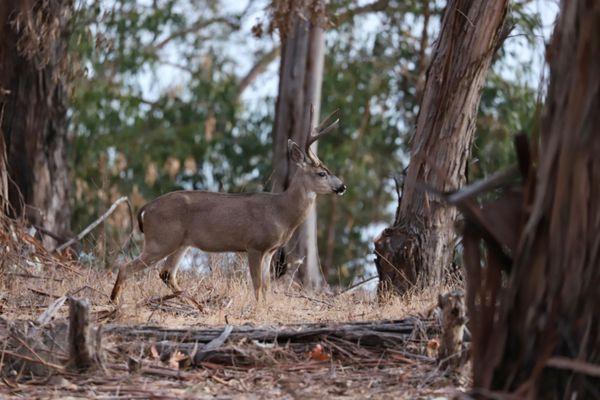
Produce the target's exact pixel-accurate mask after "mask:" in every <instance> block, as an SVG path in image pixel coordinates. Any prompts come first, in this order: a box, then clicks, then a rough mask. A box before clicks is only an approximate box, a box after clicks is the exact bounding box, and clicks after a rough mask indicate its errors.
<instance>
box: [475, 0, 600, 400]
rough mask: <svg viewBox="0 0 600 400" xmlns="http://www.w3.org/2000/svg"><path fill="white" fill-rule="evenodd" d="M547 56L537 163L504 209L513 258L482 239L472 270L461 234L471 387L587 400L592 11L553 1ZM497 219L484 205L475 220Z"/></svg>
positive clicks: (593, 149) (595, 66) (593, 204)
mask: <svg viewBox="0 0 600 400" xmlns="http://www.w3.org/2000/svg"><path fill="white" fill-rule="evenodd" d="M547 58H548V59H549V61H550V85H549V88H548V95H547V101H546V105H545V110H544V113H543V117H542V122H541V129H540V135H539V136H540V139H541V140H540V142H539V143H534V151H532V152H531V153H532V154H533V155H534V156H533V157H537V160H535V159H534V161H533V162H531V163H528V164H527V165H529V168H528V169H527V168H525V169H523V168H522V169H523V170H525V171H528V174H527V179H526V181H525V185H524V190H522V193H523V195H522V196H520V202H518V203H516V204H515V205H514V206H513V207H512V208H513V209H514V212H513V213H514V214H515V215H519V216H520V219H521V224H517V225H520V226H517V227H516V228H517V229H515V240H514V243H515V245H514V246H513V252H512V253H511V254H509V255H508V256H504V257H503V259H504V260H506V259H508V260H507V261H504V262H501V261H502V258H499V257H498V256H496V255H497V254H498V253H501V251H502V250H503V249H504V248H503V247H500V246H496V249H495V250H494V248H493V247H492V246H490V244H489V238H488V239H486V243H487V244H488V247H487V249H486V254H487V259H486V260H485V263H484V264H483V265H484V267H483V268H482V259H481V258H482V257H481V254H479V252H480V249H481V243H480V240H479V238H478V237H477V231H475V230H473V229H471V230H467V231H466V232H465V238H464V241H465V265H466V266H467V268H468V281H469V295H468V299H469V311H470V313H471V316H472V317H473V318H472V324H473V326H472V327H473V329H472V332H473V356H474V358H473V372H474V386H475V387H476V388H484V389H487V390H488V391H489V390H491V391H501V392H502V393H503V394H506V395H509V393H515V394H516V395H517V397H519V398H523V399H574V398H577V399H591V398H598V397H599V396H600V377H599V375H598V365H600V319H599V318H598V316H599V315H600V290H599V289H598V284H599V283H600V157H599V156H598V155H599V154H600V114H599V113H598V109H599V108H600V75H599V74H598V71H600V3H598V2H593V1H592V2H590V1H585V0H577V1H575V0H573V1H563V2H562V6H561V11H560V16H559V19H558V23H557V26H556V29H555V32H554V36H553V39H552V41H551V43H550V45H549V46H548V57H547ZM538 148H539V150H537V149H538ZM536 150H537V151H536ZM505 193H506V191H505ZM508 200H509V198H508V195H506V194H505V195H504V196H503V197H501V198H500V199H499V200H498V201H496V203H497V204H501V203H500V202H501V201H504V202H505V203H504V205H503V206H502V207H503V208H506V207H507V204H509V203H508ZM486 208H489V210H487V211H486ZM497 211H499V207H498V206H495V205H494V204H493V203H488V204H486V205H484V207H483V210H482V213H487V214H489V215H497ZM496 225H497V224H496ZM468 226H469V225H467V227H468ZM490 226H492V225H490ZM496 296H497V300H495V301H489V302H488V301H487V300H486V299H494V298H496ZM486 303H488V304H486ZM484 307H485V309H484Z"/></svg>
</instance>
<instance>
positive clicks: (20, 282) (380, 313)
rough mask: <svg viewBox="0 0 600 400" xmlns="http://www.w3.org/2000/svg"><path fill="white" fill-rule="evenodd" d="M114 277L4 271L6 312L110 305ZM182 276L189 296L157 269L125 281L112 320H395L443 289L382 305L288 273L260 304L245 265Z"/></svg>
mask: <svg viewBox="0 0 600 400" xmlns="http://www.w3.org/2000/svg"><path fill="white" fill-rule="evenodd" d="M114 280H115V274H113V273H110V272H106V271H101V270H95V269H83V268H76V267H72V268H71V269H66V268H64V267H58V266H54V267H52V268H51V269H50V270H48V268H47V267H46V268H45V270H44V271H38V270H36V268H27V270H26V272H23V271H21V272H19V271H18V270H17V271H6V272H5V278H4V279H3V280H2V282H1V284H2V286H3V287H2V292H3V293H4V295H3V296H4V300H3V309H4V311H3V314H4V315H5V316H8V317H11V318H12V317H19V318H24V317H27V316H30V317H34V316H36V315H37V314H38V313H39V311H40V309H43V308H45V307H47V306H48V305H49V304H50V303H51V302H52V300H53V299H55V298H58V297H60V296H63V295H66V294H71V295H74V296H76V297H86V298H88V299H89V300H90V302H91V304H92V308H93V311H102V310H109V309H111V308H112V306H111V305H110V304H109V302H108V296H109V294H110V291H111V289H112V285H113V283H114ZM179 281H180V283H181V286H182V288H184V289H185V295H184V296H180V297H176V298H172V299H166V300H163V299H161V298H162V297H164V296H167V295H169V294H170V293H171V292H170V290H169V289H168V288H167V287H166V286H165V285H164V284H163V283H162V281H161V280H160V279H159V277H158V270H157V269H156V268H154V269H149V270H147V271H144V272H142V273H139V274H137V275H136V276H134V277H133V278H132V279H130V280H129V281H128V284H127V286H126V288H125V290H124V295H123V302H122V306H121V310H120V311H121V312H120V313H119V315H118V316H116V319H115V322H119V323H126V324H156V325H165V326H170V327H175V326H202V325H223V324H225V323H229V324H235V325H239V324H248V323H250V324H255V325H261V324H293V323H306V322H343V321H358V320H379V319H398V318H401V317H404V316H406V315H410V314H412V315H419V314H425V313H427V312H428V310H430V309H431V308H433V307H434V306H435V304H436V299H437V295H438V293H440V292H442V291H445V290H446V288H439V289H438V290H428V291H426V292H415V293H411V294H409V295H406V296H404V297H396V298H391V299H390V300H389V301H387V302H385V303H384V304H380V303H379V302H378V301H377V300H376V299H375V296H374V294H373V293H368V292H365V291H363V290H360V289H356V290H353V291H349V292H345V293H341V294H319V293H308V292H306V291H304V290H301V289H300V288H299V287H298V286H297V284H291V285H290V282H289V280H286V279H285V278H284V280H280V281H275V282H273V285H272V288H271V289H272V290H271V294H270V295H269V298H268V300H267V302H266V303H263V302H259V303H256V301H255V299H254V293H253V291H252V287H251V284H250V283H249V277H248V276H247V273H246V272H245V271H244V270H242V269H237V268H236V269H234V270H233V271H231V272H223V271H222V270H220V269H215V270H214V272H213V273H212V274H200V273H196V272H193V271H184V272H181V273H180V274H179ZM167 297H168V296H167ZM188 298H191V299H193V300H188Z"/></svg>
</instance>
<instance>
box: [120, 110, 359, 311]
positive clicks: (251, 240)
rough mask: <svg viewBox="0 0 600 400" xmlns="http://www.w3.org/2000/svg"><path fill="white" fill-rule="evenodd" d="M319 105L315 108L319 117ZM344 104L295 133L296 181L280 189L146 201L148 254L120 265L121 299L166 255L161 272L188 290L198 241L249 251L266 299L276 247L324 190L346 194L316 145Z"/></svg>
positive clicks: (291, 149)
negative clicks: (185, 274) (130, 283)
mask: <svg viewBox="0 0 600 400" xmlns="http://www.w3.org/2000/svg"><path fill="white" fill-rule="evenodd" d="M312 114H313V109H312V107H311V110H310V119H309V121H312ZM336 114H337V110H336V111H334V112H333V113H332V114H331V115H329V116H328V117H327V118H325V120H323V121H322V122H321V123H320V124H319V125H318V126H315V127H311V129H310V130H309V132H308V139H307V141H306V146H305V148H304V149H302V148H301V147H300V146H299V145H298V144H296V143H295V142H294V141H292V140H291V139H290V140H288V143H287V145H288V146H287V147H288V154H287V155H288V160H289V161H291V163H293V164H294V165H295V172H294V173H293V175H292V178H291V180H290V183H289V185H288V187H287V188H286V189H285V190H284V191H283V192H279V193H269V192H257V193H217V192H209V191H200V190H179V191H174V192H170V193H167V194H164V195H162V196H160V197H157V198H156V199H154V200H152V201H150V202H149V203H146V204H145V205H144V206H143V207H142V208H141V209H140V210H139V211H138V214H137V221H138V226H139V230H140V231H141V232H142V233H143V234H144V245H143V249H142V252H141V254H140V255H139V256H138V257H137V258H135V259H133V260H132V261H130V262H128V263H126V264H122V265H121V266H120V267H119V269H118V270H119V272H118V275H117V279H116V281H115V284H114V287H113V290H112V293H111V296H110V299H111V302H112V303H114V304H118V303H119V302H120V297H121V292H122V288H123V286H124V283H125V281H126V279H127V278H128V277H129V276H131V275H133V274H135V273H137V272H140V271H142V270H144V269H145V268H148V267H151V266H153V265H155V264H157V263H158V262H160V261H162V260H164V263H163V266H162V270H161V272H160V273H159V277H160V279H162V281H163V282H164V283H165V284H166V285H167V287H169V288H170V289H171V290H172V291H173V293H175V294H177V293H181V292H182V289H181V287H180V286H179V284H178V283H177V279H176V275H177V270H178V266H179V263H180V261H181V259H182V258H183V257H184V255H185V253H186V251H187V250H188V249H189V248H190V247H194V248H197V249H200V250H202V251H205V252H217V253H219V252H240V253H244V252H245V253H246V254H247V258H248V266H249V268H250V278H251V281H252V286H253V290H254V296H255V298H256V301H257V302H258V301H259V298H260V295H262V298H263V300H264V301H265V302H266V300H267V293H268V292H269V290H270V278H271V274H270V264H271V259H272V257H273V254H274V253H275V252H276V251H277V249H279V248H280V247H282V246H284V245H285V244H286V243H287V242H288V241H289V240H290V238H291V237H292V234H293V233H294V231H295V230H296V228H298V226H300V224H301V223H302V222H304V220H305V219H306V217H307V215H308V212H309V210H310V208H311V206H312V205H313V204H314V202H315V199H316V196H317V195H318V194H330V193H335V194H338V195H342V194H344V192H345V191H346V189H347V187H346V185H345V184H344V182H342V180H341V179H340V178H338V177H337V176H335V175H333V174H332V173H331V171H330V170H329V169H328V168H327V167H326V166H325V165H324V164H323V163H322V162H321V161H320V160H319V158H318V157H317V156H316V155H315V154H314V153H312V152H311V150H310V146H311V145H312V144H313V143H314V142H316V141H317V140H318V139H320V138H322V137H323V136H324V135H326V134H327V133H329V132H330V131H332V130H333V129H335V128H336V127H337V126H338V125H339V118H336V119H335V120H334V121H333V122H331V121H332V120H333V118H334V117H335V116H336Z"/></svg>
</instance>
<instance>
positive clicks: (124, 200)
mask: <svg viewBox="0 0 600 400" xmlns="http://www.w3.org/2000/svg"><path fill="white" fill-rule="evenodd" d="M126 201H127V202H128V200H127V197H125V196H123V197H120V198H119V199H118V200H117V201H115V202H114V203H113V204H112V206H110V208H109V209H108V210H107V211H106V212H105V213H104V214H102V216H100V218H98V219H97V220H95V221H94V222H92V223H91V224H90V225H89V226H88V227H87V228H85V229H84V230H83V231H81V232H80V233H79V235H77V236H75V237H74V238H72V239H71V240H69V241H68V242H66V243H63V244H61V245H60V246H58V247H57V248H56V249H54V252H60V251H62V250H64V249H66V248H67V247H69V246H70V245H72V244H73V243H76V242H79V241H80V240H81V239H83V237H84V236H85V235H87V234H88V233H90V232H91V231H92V230H93V229H94V228H95V227H97V226H98V225H100V223H101V222H102V221H104V220H105V219H106V218H108V217H109V216H110V214H112V213H113V212H114V211H115V210H116V208H117V206H118V205H119V204H121V203H124V202H126Z"/></svg>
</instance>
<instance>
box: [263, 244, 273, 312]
mask: <svg viewBox="0 0 600 400" xmlns="http://www.w3.org/2000/svg"><path fill="white" fill-rule="evenodd" d="M273 254H275V251H270V252H268V253H267V255H266V256H265V258H264V261H263V264H262V271H261V275H262V287H261V289H262V296H263V300H264V301H265V302H266V301H267V296H268V295H269V292H270V290H271V260H272V259H273Z"/></svg>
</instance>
